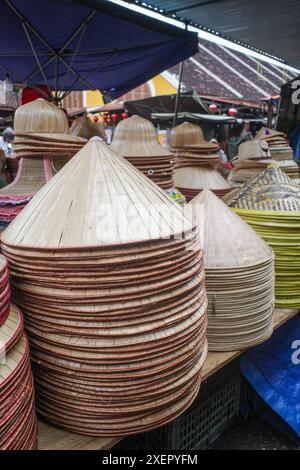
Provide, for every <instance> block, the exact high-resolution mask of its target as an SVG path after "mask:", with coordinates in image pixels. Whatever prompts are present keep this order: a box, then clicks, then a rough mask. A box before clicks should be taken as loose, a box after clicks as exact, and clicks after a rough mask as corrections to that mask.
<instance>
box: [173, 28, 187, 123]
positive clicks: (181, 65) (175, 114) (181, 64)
mask: <svg viewBox="0 0 300 470" xmlns="http://www.w3.org/2000/svg"><path fill="white" fill-rule="evenodd" d="M185 30H187V23H186V24H185ZM183 63H184V61H182V62H180V66H179V81H178V88H177V95H176V101H175V111H174V119H173V127H175V126H176V124H177V115H178V107H179V99H180V91H181V83H182V74H183Z"/></svg>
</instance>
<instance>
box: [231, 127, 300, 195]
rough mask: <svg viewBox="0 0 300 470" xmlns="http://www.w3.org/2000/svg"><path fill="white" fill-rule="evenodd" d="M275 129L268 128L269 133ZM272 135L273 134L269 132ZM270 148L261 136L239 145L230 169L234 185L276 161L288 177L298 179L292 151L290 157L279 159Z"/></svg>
mask: <svg viewBox="0 0 300 470" xmlns="http://www.w3.org/2000/svg"><path fill="white" fill-rule="evenodd" d="M267 131H268V130H267V129H266V128H264V130H262V131H260V133H259V134H258V135H265V132H267ZM274 132H275V131H272V130H270V133H274ZM270 135H273V134H270ZM270 148H272V147H269V145H268V142H267V140H264V139H263V138H260V139H259V138H256V139H254V140H250V141H248V142H244V143H243V144H241V145H240V146H239V155H238V159H237V160H236V161H234V162H233V164H234V169H233V170H232V172H231V174H230V176H229V178H228V179H229V180H230V182H231V183H232V184H233V185H234V186H240V185H241V184H242V183H246V182H248V181H250V180H251V179H253V178H255V177H256V176H258V175H259V173H261V172H262V171H263V170H265V169H266V168H267V167H268V166H269V165H270V164H274V163H277V165H278V166H279V168H281V170H282V171H284V172H285V173H286V174H287V175H288V176H289V177H290V178H293V179H296V180H297V181H298V180H299V167H298V165H297V163H296V162H295V161H294V160H293V159H292V153H291V154H290V159H284V160H280V159H279V158H277V157H278V155H277V156H276V155H274V152H273V154H272V153H271V152H270Z"/></svg>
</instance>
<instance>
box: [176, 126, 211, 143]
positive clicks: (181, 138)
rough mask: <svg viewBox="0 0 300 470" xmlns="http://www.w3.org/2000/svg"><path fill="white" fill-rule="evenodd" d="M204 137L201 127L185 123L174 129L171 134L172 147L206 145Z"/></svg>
mask: <svg viewBox="0 0 300 470" xmlns="http://www.w3.org/2000/svg"><path fill="white" fill-rule="evenodd" d="M204 142H205V140H204V135H203V131H202V129H201V127H200V126H197V124H192V123H190V122H184V123H182V124H179V125H178V126H176V127H174V129H173V130H172V134H171V141H170V144H171V147H186V146H187V145H200V144H204Z"/></svg>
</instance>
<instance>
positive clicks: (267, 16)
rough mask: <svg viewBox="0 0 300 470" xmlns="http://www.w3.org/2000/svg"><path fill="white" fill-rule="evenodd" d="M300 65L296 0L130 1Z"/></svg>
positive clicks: (298, 8) (299, 30) (299, 11)
mask: <svg viewBox="0 0 300 470" xmlns="http://www.w3.org/2000/svg"><path fill="white" fill-rule="evenodd" d="M131 3H136V4H141V5H143V6H146V5H148V6H150V8H152V9H153V8H157V9H159V10H160V12H161V13H162V14H164V15H166V16H169V17H172V18H174V17H175V18H178V19H179V20H181V21H186V22H188V23H190V24H192V25H194V26H198V27H201V28H202V29H204V30H206V31H208V32H211V33H213V34H216V33H218V34H219V35H223V36H224V37H226V38H227V39H230V40H234V41H235V42H238V41H239V42H240V43H243V45H248V46H251V48H255V49H257V50H259V51H264V52H266V53H268V54H271V55H274V56H276V57H278V58H281V59H284V60H285V61H286V62H288V63H291V64H295V65H297V66H299V65H300V50H299V47H298V46H297V45H298V44H299V41H300V28H299V21H300V7H299V0H285V1H282V0H264V1H261V0H243V1H242V0H147V2H144V1H143V0H131Z"/></svg>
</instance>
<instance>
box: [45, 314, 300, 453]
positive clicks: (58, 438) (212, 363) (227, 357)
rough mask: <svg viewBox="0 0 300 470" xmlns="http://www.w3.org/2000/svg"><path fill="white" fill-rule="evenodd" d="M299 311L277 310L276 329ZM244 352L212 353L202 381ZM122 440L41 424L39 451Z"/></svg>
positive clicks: (97, 447) (105, 444) (99, 446)
mask: <svg viewBox="0 0 300 470" xmlns="http://www.w3.org/2000/svg"><path fill="white" fill-rule="evenodd" d="M298 311H299V310H298V309H276V310H275V312H274V320H273V321H274V329H276V328H278V327H279V326H281V325H282V324H283V323H285V322H286V321H288V320H290V319H291V318H292V317H294V316H295V315H297V313H298ZM242 353H243V351H230V352H210V353H208V356H207V360H206V362H205V364H204V368H203V376H202V380H207V379H208V378H209V377H210V376H211V375H213V374H214V373H215V372H217V371H218V370H219V369H221V368H222V367H224V366H225V365H226V364H228V363H229V362H231V361H232V360H233V359H235V358H236V357H238V356H240V355H241V354H242ZM121 439H122V438H109V437H107V438H103V437H97V438H96V437H87V436H81V435H79V434H73V433H70V432H67V431H62V430H61V429H57V428H54V427H53V426H50V425H49V424H45V423H43V422H41V421H40V422H39V445H38V449H39V450H107V449H111V448H112V447H113V446H114V445H115V444H117V443H118V442H119V441H120V440H121Z"/></svg>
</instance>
